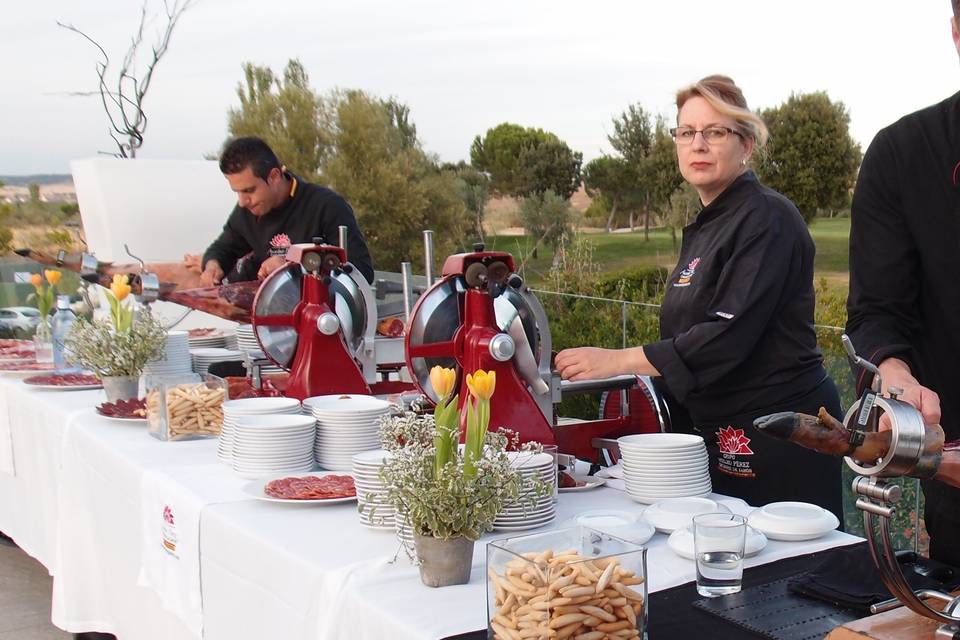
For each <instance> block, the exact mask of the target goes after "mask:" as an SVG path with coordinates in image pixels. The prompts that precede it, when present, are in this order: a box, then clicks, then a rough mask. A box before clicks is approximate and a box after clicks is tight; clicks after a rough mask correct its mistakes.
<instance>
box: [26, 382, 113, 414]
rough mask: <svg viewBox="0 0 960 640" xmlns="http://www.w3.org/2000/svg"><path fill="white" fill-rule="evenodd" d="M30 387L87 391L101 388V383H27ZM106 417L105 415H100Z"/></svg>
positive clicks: (46, 389)
mask: <svg viewBox="0 0 960 640" xmlns="http://www.w3.org/2000/svg"><path fill="white" fill-rule="evenodd" d="M24 384H26V385H27V386H28V387H30V388H31V389H42V390H44V391H89V390H90V389H103V385H102V384H71V385H59V384H27V383H26V382H24ZM101 417H103V418H106V417H107V416H101Z"/></svg>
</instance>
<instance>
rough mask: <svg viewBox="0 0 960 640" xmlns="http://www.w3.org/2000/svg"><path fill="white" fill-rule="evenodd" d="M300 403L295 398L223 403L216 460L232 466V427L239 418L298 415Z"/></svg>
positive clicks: (247, 399) (254, 399)
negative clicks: (221, 424)
mask: <svg viewBox="0 0 960 640" xmlns="http://www.w3.org/2000/svg"><path fill="white" fill-rule="evenodd" d="M300 412H301V410H300V401H299V400H297V399H296V398H240V399H239V400H227V401H226V402H224V403H223V426H222V427H221V428H220V438H219V442H218V443H217V458H218V459H219V460H220V462H223V463H224V464H228V465H230V466H233V436H234V425H236V424H237V420H239V419H240V418H247V417H252V416H264V415H273V414H279V415H291V414H297V415H299V414H300Z"/></svg>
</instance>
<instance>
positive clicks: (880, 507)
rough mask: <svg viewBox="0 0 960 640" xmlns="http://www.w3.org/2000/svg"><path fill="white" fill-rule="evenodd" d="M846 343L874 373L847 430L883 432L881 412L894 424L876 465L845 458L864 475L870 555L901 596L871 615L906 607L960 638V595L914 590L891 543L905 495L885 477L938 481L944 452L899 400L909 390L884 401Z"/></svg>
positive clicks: (859, 487)
mask: <svg viewBox="0 0 960 640" xmlns="http://www.w3.org/2000/svg"><path fill="white" fill-rule="evenodd" d="M842 339H843V346H844V348H845V349H846V351H847V354H848V355H849V357H850V359H851V361H852V362H853V363H854V364H855V365H857V366H859V367H861V368H863V369H865V370H867V371H869V372H870V373H872V374H873V382H872V384H871V385H870V389H871V390H870V392H868V393H866V394H864V396H863V397H862V398H861V399H860V400H858V401H857V402H855V403H854V404H853V406H851V407H850V409H849V410H848V411H847V414H846V416H845V418H844V424H845V426H846V427H847V428H848V429H849V430H850V431H851V432H852V433H856V432H865V431H866V432H874V431H877V430H878V426H879V423H880V416H881V414H887V416H888V417H889V419H890V424H891V434H892V438H891V442H890V449H889V451H888V452H887V454H886V455H885V456H883V457H882V458H880V459H879V460H877V461H876V463H874V464H860V463H858V462H857V461H856V460H854V459H853V458H851V457H847V458H846V459H845V460H846V463H847V466H849V467H850V468H851V469H853V471H854V472H855V473H857V474H858V475H857V477H856V478H854V481H853V491H854V493H855V494H856V495H857V503H856V504H857V508H858V509H860V510H861V511H863V524H864V529H865V531H866V536H867V543H868V544H869V545H870V553H871V555H872V556H873V561H874V564H876V566H877V569H878V570H879V571H880V577H881V579H882V580H883V583H884V584H885V585H886V586H887V588H888V589H889V590H890V593H892V594H893V595H894V598H895V599H894V600H889V601H887V602H881V603H879V604H876V605H873V606H872V607H871V612H873V613H880V612H882V611H887V610H889V609H893V608H896V607H898V606H901V605H903V606H906V607H908V608H909V609H910V610H912V611H914V612H915V613H917V614H919V615H921V616H924V617H927V618H931V619H933V620H936V621H937V622H939V623H941V626H940V627H939V628H938V629H937V630H936V633H935V634H934V637H935V638H960V596H957V597H954V596H952V595H950V594H947V593H943V592H941V591H936V590H932V589H924V590H920V591H917V592H914V590H913V589H912V588H911V587H910V585H909V584H908V583H907V580H906V578H904V576H903V572H902V570H901V568H900V564H899V563H898V562H897V557H896V550H895V549H894V547H893V544H892V543H891V541H890V520H891V519H892V518H893V517H894V515H895V514H896V505H897V503H898V502H899V501H900V498H901V497H902V496H901V489H900V487H899V486H897V485H893V484H888V483H887V481H886V480H885V478H898V477H901V476H907V475H910V476H913V477H918V478H930V477H933V474H934V473H935V472H936V470H937V467H938V466H939V464H940V456H941V454H940V449H939V447H937V446H930V445H931V444H932V443H928V442H926V441H925V440H926V433H927V432H926V430H925V429H924V424H923V417H922V416H921V414H920V412H919V411H917V410H916V409H915V408H914V407H913V406H911V405H909V404H907V403H905V402H903V401H902V400H898V399H897V396H899V395H901V394H903V390H902V389H898V388H896V387H890V388H889V389H887V393H888V394H889V396H890V397H889V398H884V397H882V396H881V390H882V389H883V380H882V379H881V377H880V370H879V369H878V368H877V367H876V366H875V365H874V364H873V363H871V362H869V361H868V360H865V359H863V358H861V357H860V356H858V355H857V353H856V351H855V350H854V348H853V344H852V343H851V342H850V339H849V338H848V337H847V336H846V335H844V336H843V338H842ZM924 599H932V600H937V601H940V602H942V603H943V604H944V607H943V610H942V611H941V610H937V609H934V608H932V607H930V606H929V605H928V604H927V603H926V602H924Z"/></svg>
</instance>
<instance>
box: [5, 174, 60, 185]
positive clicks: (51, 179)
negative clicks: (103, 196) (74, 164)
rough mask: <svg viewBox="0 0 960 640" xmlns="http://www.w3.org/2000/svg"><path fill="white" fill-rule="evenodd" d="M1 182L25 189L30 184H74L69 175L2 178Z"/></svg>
mask: <svg viewBox="0 0 960 640" xmlns="http://www.w3.org/2000/svg"><path fill="white" fill-rule="evenodd" d="M0 182H3V184H5V185H7V186H10V187H25V186H27V185H28V184H31V183H35V184H39V185H45V184H63V183H64V182H69V183H72V182H73V176H71V175H70V174H69V173H40V174H37V175H32V176H0Z"/></svg>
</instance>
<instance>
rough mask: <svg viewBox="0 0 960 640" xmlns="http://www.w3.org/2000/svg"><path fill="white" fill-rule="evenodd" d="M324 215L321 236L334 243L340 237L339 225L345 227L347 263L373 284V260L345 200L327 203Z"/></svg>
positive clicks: (333, 200)
mask: <svg viewBox="0 0 960 640" xmlns="http://www.w3.org/2000/svg"><path fill="white" fill-rule="evenodd" d="M324 213H325V215H324V216H323V225H324V227H325V228H324V229H321V232H322V234H323V236H324V237H325V238H327V239H328V242H333V243H335V242H337V240H338V239H339V237H340V225H343V226H345V227H347V261H349V262H350V264H352V265H353V266H354V267H356V268H357V269H359V271H360V273H362V274H363V277H364V278H366V279H367V282H369V283H370V284H373V260H372V259H371V258H370V250H369V249H368V248H367V241H366V239H365V238H364V237H363V232H362V231H360V225H358V224H357V218H356V216H355V215H354V214H353V209H352V208H350V205H349V204H348V203H347V201H346V200H344V199H343V198H342V197H340V196H336V197H334V198H332V199H331V200H330V201H329V202H328V203H327V205H326V211H325V212H324Z"/></svg>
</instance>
